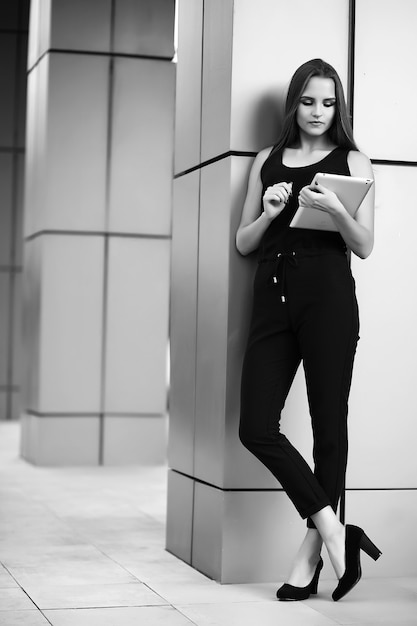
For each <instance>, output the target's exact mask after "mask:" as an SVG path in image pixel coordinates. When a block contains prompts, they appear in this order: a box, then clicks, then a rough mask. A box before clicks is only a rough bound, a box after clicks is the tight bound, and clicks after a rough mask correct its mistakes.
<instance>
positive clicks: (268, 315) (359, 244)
mask: <svg viewBox="0 0 417 626" xmlns="http://www.w3.org/2000/svg"><path fill="white" fill-rule="evenodd" d="M285 113H286V115H285V121H284V125H283V131H282V134H281V137H280V139H279V141H278V143H277V144H276V145H275V146H274V147H273V148H272V149H271V148H270V147H269V148H267V149H265V150H262V151H261V152H260V153H259V154H258V155H257V157H256V158H255V161H254V163H253V166H252V170H251V173H250V177H249V184H248V191H247V196H246V200H245V203H244V207H243V212H242V219H241V223H240V226H239V229H238V231H237V235H236V245H237V248H238V250H239V252H240V253H241V254H243V255H246V254H249V253H250V252H252V251H254V250H256V249H259V265H258V270H257V273H256V277H255V282H254V304H253V313H252V321H251V327H250V333H249V339H248V345H247V349H246V354H245V359H244V365H243V372H242V392H241V422H240V432H239V435H240V439H241V441H242V443H243V445H244V446H246V447H247V448H248V449H249V450H250V451H251V452H252V453H253V454H254V455H255V456H256V457H257V458H258V459H259V460H260V461H261V462H262V463H263V464H264V465H265V466H266V467H267V468H268V469H269V470H270V471H271V472H272V473H273V474H274V476H275V477H276V478H277V479H278V480H279V482H280V483H281V485H282V487H283V488H284V490H285V491H286V492H287V494H288V496H289V497H290V499H291V500H292V502H293V503H294V505H295V507H296V508H297V510H298V512H299V514H300V515H301V516H302V517H303V518H304V519H305V518H307V534H306V536H305V539H304V541H303V543H302V545H301V547H300V549H299V552H298V554H297V556H296V559H295V562H294V565H293V568H292V571H291V573H290V576H289V579H288V582H287V583H286V584H284V585H283V586H282V587H281V588H280V589H279V590H278V591H277V596H278V598H279V599H280V600H302V599H306V598H308V597H309V595H310V594H312V593H317V583H318V578H319V574H320V570H321V568H322V566H323V561H322V559H321V556H320V552H321V548H322V544H323V543H324V544H325V546H326V548H327V551H328V554H329V556H330V560H331V563H332V565H333V568H334V570H335V572H336V575H337V578H338V579H339V584H338V586H337V588H336V589H335V591H334V592H333V596H332V597H333V599H334V600H339V599H340V598H341V597H343V596H344V595H346V593H348V592H349V591H350V590H351V589H352V587H353V586H354V585H355V584H356V583H357V582H358V581H359V579H360V576H361V568H360V550H361V549H363V550H365V551H366V552H367V553H368V554H369V555H370V556H371V557H372V558H374V559H375V560H376V559H377V558H378V557H379V556H380V552H379V550H378V549H377V548H376V547H375V546H374V544H372V543H371V542H370V540H369V539H368V537H367V536H366V535H365V533H364V532H363V530H362V529H361V528H359V527H357V526H351V525H346V527H345V526H343V525H342V524H341V523H340V522H339V520H338V518H337V517H336V513H335V511H336V509H337V505H338V502H339V498H340V495H341V491H342V489H343V485H344V478H345V471H346V461H347V403H348V396H349V390H350V384H351V376H352V367H353V360H354V354H355V350H356V344H357V340H358V338H359V337H358V330H359V320H358V309H357V302H356V296H355V287H354V281H353V278H352V275H351V272H350V267H349V262H348V251H352V252H353V253H354V254H356V255H357V256H359V257H360V258H362V259H365V258H366V257H367V256H368V255H369V254H370V253H371V251H372V247H373V238H374V192H373V189H371V190H370V191H369V193H368V194H367V196H366V197H365V199H364V201H363V203H362V204H361V206H360V208H359V210H358V212H357V214H356V215H355V217H354V218H353V217H351V216H350V214H349V213H348V212H347V211H346V209H345V207H344V206H343V205H342V203H341V202H340V200H339V199H338V197H337V195H336V194H335V193H333V192H332V191H329V190H328V189H326V188H325V187H324V186H321V185H315V186H314V190H313V189H312V186H311V182H312V179H313V177H314V175H315V174H316V173H317V172H328V173H332V174H342V175H351V176H359V177H364V178H373V173H372V167H371V164H370V161H369V159H368V158H367V157H366V156H365V155H364V154H362V153H361V152H359V151H358V149H357V147H356V144H355V142H354V139H353V135H352V129H351V125H350V122H349V118H348V114H347V110H346V104H345V100H344V94H343V87H342V85H341V82H340V78H339V76H338V74H337V72H336V71H335V70H334V68H333V67H332V66H330V65H329V64H328V63H325V62H324V61H322V60H321V59H313V60H311V61H308V62H307V63H305V64H303V65H302V66H301V67H299V68H298V70H297V71H296V72H295V74H294V76H293V78H292V80H291V83H290V86H289V90H288V96H287V101H286V111H285ZM261 198H262V208H260V199H261ZM299 205H300V206H303V207H308V208H314V209H319V210H321V211H325V212H327V213H328V214H329V215H330V216H331V218H332V221H333V222H334V224H335V226H336V229H337V231H336V232H332V231H322V230H307V229H300V228H291V227H289V223H290V221H291V219H292V217H293V215H294V213H295V211H296V209H297V207H298V206H299ZM301 361H302V362H303V367H304V370H305V376H306V384H307V394H308V400H309V408H310V414H311V420H312V428H313V439H314V447H313V458H314V473H313V472H312V471H311V469H310V467H309V465H308V464H307V463H306V462H305V460H304V459H303V458H302V457H301V455H300V454H299V453H298V452H297V450H296V449H295V448H294V447H293V446H292V445H291V443H290V442H289V441H288V439H287V438H286V437H285V436H284V435H283V434H282V433H281V432H280V414H281V411H282V408H283V406H284V403H285V400H286V397H287V395H288V392H289V389H290V386H291V384H292V381H293V379H294V376H295V373H296V370H297V368H298V366H299V364H300V362H301Z"/></svg>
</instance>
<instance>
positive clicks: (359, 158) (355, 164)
mask: <svg viewBox="0 0 417 626" xmlns="http://www.w3.org/2000/svg"><path fill="white" fill-rule="evenodd" d="M347 160H348V165H349V169H350V172H351V175H352V176H365V177H366V178H373V170H372V163H371V161H370V159H369V157H367V156H366V154H364V153H363V152H359V150H350V151H349V153H348V156H347Z"/></svg>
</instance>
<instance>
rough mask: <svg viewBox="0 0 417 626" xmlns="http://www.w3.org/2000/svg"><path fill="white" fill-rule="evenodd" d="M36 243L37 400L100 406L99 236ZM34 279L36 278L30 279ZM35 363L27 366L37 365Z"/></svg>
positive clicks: (50, 405)
mask: <svg viewBox="0 0 417 626" xmlns="http://www.w3.org/2000/svg"><path fill="white" fill-rule="evenodd" d="M39 245H40V248H41V254H42V257H41V259H42V260H41V265H40V270H41V275H40V276H38V277H37V281H36V282H38V281H39V282H41V283H42V291H41V300H40V326H39V328H38V329H34V330H37V332H38V333H39V335H40V337H41V347H40V355H39V360H40V362H39V377H40V380H39V385H40V391H39V394H40V397H39V406H33V405H31V406H29V407H27V408H29V409H34V410H37V411H40V412H41V413H42V412H48V413H60V412H63V413H80V412H83V413H84V412H88V413H98V412H100V389H101V359H102V354H101V350H102V346H101V343H102V307H103V264H104V254H103V252H104V241H103V238H102V237H81V236H80V237H75V236H64V235H62V236H44V237H43V238H42V241H41V242H40V243H39ZM35 280H36V279H35ZM37 365H38V364H37V363H33V364H31V367H37Z"/></svg>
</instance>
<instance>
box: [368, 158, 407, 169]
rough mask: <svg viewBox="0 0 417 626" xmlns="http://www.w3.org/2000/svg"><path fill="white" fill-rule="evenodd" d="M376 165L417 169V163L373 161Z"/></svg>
mask: <svg viewBox="0 0 417 626" xmlns="http://www.w3.org/2000/svg"><path fill="white" fill-rule="evenodd" d="M371 163H373V164H374V165H399V166H403V167H417V161H396V160H393V159H371Z"/></svg>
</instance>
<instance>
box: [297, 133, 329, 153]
mask: <svg viewBox="0 0 417 626" xmlns="http://www.w3.org/2000/svg"><path fill="white" fill-rule="evenodd" d="M299 148H300V150H301V152H315V151H316V150H332V149H333V148H334V145H333V144H332V143H331V141H330V140H329V138H328V136H327V135H323V136H321V137H310V136H309V135H306V134H304V133H302V132H300V145H299Z"/></svg>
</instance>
